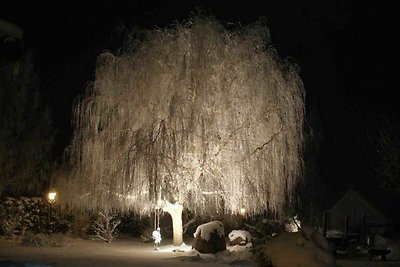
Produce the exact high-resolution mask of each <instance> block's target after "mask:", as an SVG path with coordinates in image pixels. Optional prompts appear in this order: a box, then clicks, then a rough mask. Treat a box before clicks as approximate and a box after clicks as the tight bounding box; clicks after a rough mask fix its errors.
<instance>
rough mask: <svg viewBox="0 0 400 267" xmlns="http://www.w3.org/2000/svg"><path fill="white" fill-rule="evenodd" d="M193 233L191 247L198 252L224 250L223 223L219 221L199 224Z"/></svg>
mask: <svg viewBox="0 0 400 267" xmlns="http://www.w3.org/2000/svg"><path fill="white" fill-rule="evenodd" d="M193 235H194V238H195V239H194V241H193V245H192V248H194V249H195V250H197V251H198V252H200V253H207V254H210V253H212V254H214V253H217V252H219V251H223V250H226V240H225V232H224V224H223V223H222V222H220V221H212V222H209V223H205V224H202V225H199V226H198V227H197V229H196V232H195V233H194V234H193Z"/></svg>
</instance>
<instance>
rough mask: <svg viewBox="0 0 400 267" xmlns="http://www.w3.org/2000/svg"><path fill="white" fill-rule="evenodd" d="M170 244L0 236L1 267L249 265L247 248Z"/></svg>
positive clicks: (170, 241)
mask: <svg viewBox="0 0 400 267" xmlns="http://www.w3.org/2000/svg"><path fill="white" fill-rule="evenodd" d="M169 244H172V240H163V241H162V242H161V246H160V251H155V250H154V248H153V244H152V243H143V242H142V241H141V240H139V239H133V238H119V239H116V240H114V241H113V242H112V243H109V244H106V243H104V242H101V241H95V240H83V239H72V240H71V242H70V244H69V245H68V246H66V247H27V246H23V245H21V244H20V243H19V242H15V241H7V240H0V267H6V266H7V267H10V266H13V267H14V266H15V267H16V266H24V267H28V266H29V267H44V266H65V267H67V266H68V267H72V266H73V267H75V266H78V267H79V266H82V267H83V266H85V267H87V266H96V267H105V266H113V267H114V266H121V267H124V266H143V267H146V266H152V267H154V266H163V267H169V266H171V267H186V266H193V267H206V266H211V265H212V266H215V267H226V266H237V267H239V266H240V267H242V266H243V267H246V266H252V263H251V261H250V259H249V256H250V251H249V248H245V247H240V248H237V247H228V249H227V250H226V251H224V252H221V253H218V254H216V255H207V254H200V253H197V252H196V251H194V250H192V249H191V246H190V245H183V246H180V247H174V246H172V245H169Z"/></svg>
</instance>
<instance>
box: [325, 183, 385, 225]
mask: <svg viewBox="0 0 400 267" xmlns="http://www.w3.org/2000/svg"><path fill="white" fill-rule="evenodd" d="M348 199H358V200H359V201H360V202H362V203H363V204H364V205H365V206H366V207H367V208H368V209H369V210H370V211H371V212H372V213H374V214H375V215H377V216H379V217H382V218H384V219H385V220H386V221H388V222H389V221H390V220H389V219H388V218H387V217H386V216H385V215H384V214H383V213H382V212H381V211H380V210H379V209H377V208H376V206H375V205H374V204H372V203H371V202H370V201H369V200H368V199H367V198H366V197H364V196H363V195H362V194H361V193H360V192H357V191H355V190H353V189H349V190H348V191H347V192H346V194H344V195H343V196H342V197H341V198H340V199H339V201H337V202H336V203H335V204H334V205H333V206H332V207H331V208H330V209H328V210H326V211H325V212H326V213H331V212H334V210H336V209H338V207H340V206H341V205H342V204H344V203H346V201H347V200H348Z"/></svg>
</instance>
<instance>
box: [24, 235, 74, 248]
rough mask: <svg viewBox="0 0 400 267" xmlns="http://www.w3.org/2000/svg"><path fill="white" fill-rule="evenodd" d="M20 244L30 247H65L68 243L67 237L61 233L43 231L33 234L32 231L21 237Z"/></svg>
mask: <svg viewBox="0 0 400 267" xmlns="http://www.w3.org/2000/svg"><path fill="white" fill-rule="evenodd" d="M22 244H23V245H25V246H32V247H44V246H51V247H65V246H67V245H68V244H69V239H68V238H67V237H66V236H65V235H63V234H61V233H56V234H50V235H49V234H44V233H38V234H35V233H33V232H27V233H26V234H25V235H24V236H23V237H22Z"/></svg>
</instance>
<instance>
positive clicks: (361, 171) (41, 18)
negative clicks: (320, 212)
mask: <svg viewBox="0 0 400 267" xmlns="http://www.w3.org/2000/svg"><path fill="white" fill-rule="evenodd" d="M9 2H11V1H9ZM37 2H38V1H26V3H25V2H23V1H12V4H11V3H9V4H8V5H4V3H2V4H1V5H2V6H1V7H0V18H2V19H6V20H9V21H10V22H12V23H14V24H17V25H18V26H20V27H22V28H23V30H24V34H25V35H24V36H25V43H26V46H27V47H28V48H30V49H31V50H32V51H33V53H34V56H35V61H36V63H37V67H38V69H39V71H40V76H41V90H42V92H43V94H44V96H45V98H46V99H47V101H48V104H49V106H50V107H51V109H52V111H53V116H54V125H55V127H56V129H57V130H58V131H59V134H58V138H57V149H56V150H57V152H56V153H58V154H60V155H61V152H62V150H63V149H64V148H65V146H66V145H67V144H68V142H69V138H70V137H71V134H72V130H71V123H70V117H71V108H72V103H73V99H74V98H75V97H76V96H77V95H79V94H82V93H83V92H84V89H85V85H86V83H87V82H88V81H89V80H92V79H93V77H92V75H93V70H94V63H95V59H96V56H98V55H99V54H100V53H101V52H102V51H104V50H115V48H116V47H118V46H119V45H120V43H121V42H120V41H121V39H120V38H119V37H120V36H119V35H118V29H119V30H120V29H121V27H120V26H121V25H125V27H126V28H127V29H131V28H132V27H144V28H153V27H155V26H160V27H162V26H165V25H169V24H171V23H173V22H174V21H175V20H179V21H181V20H183V19H187V18H188V17H189V15H190V13H191V12H196V10H197V7H202V8H203V10H205V11H206V12H209V13H211V14H213V15H215V16H216V17H217V18H218V19H220V20H223V21H228V22H234V23H237V22H240V23H242V24H247V23H249V22H254V21H255V20H256V19H257V18H259V17H260V16H264V17H266V19H267V21H268V27H269V29H270V32H271V38H272V42H273V44H274V46H275V47H276V49H277V50H278V53H279V54H280V55H281V56H282V57H285V58H286V57H290V58H291V60H293V61H294V62H296V63H297V64H298V65H299V66H300V69H301V73H300V75H301V76H302V79H303V81H304V83H305V87H306V94H307V106H306V107H307V111H308V121H309V123H310V124H311V125H312V126H313V128H314V132H315V134H316V137H317V139H316V140H320V141H321V149H320V152H319V154H317V156H316V158H317V165H318V166H319V169H320V170H319V172H320V176H321V177H322V178H323V179H324V180H325V181H327V184H328V186H329V187H330V190H332V191H334V192H341V191H342V190H344V188H346V187H349V186H354V187H355V188H363V189H365V190H366V191H368V190H370V191H371V190H375V188H374V187H373V186H372V185H373V179H372V175H371V172H370V169H371V168H370V167H371V164H372V163H373V162H372V161H371V157H370V154H371V151H372V150H373V149H372V148H371V141H370V140H369V138H371V137H372V138H373V137H374V136H375V135H376V133H377V131H378V130H379V128H380V127H381V126H382V124H383V122H384V121H385V120H386V119H393V120H395V121H396V120H397V116H398V115H397V114H398V112H397V106H398V104H397V101H398V98H397V91H398V89H399V86H398V82H397V81H398V80H397V76H398V75H399V74H398V72H399V67H398V62H399V59H400V57H399V54H400V53H399V47H400V41H398V39H399V38H398V34H399V33H400V31H399V28H400V22H399V18H400V16H399V14H400V4H399V3H398V1H395V0H387V1H374V2H372V3H366V2H365V3H364V2H363V3H362V4H356V3H354V2H355V1H350V0H347V1H339V0H327V1H318V0H315V1H311V0H309V1H268V0H264V1H259V2H254V1H238V2H239V3H235V1H209V2H204V1H203V2H199V1H198V2H193V1H160V2H154V1H151V0H149V1H123V2H119V1H90V2H89V1H87V2H84V1H53V2H50V3H46V4H44V3H42V4H38V3H37ZM368 2H370V1H368ZM122 3H123V4H122ZM316 153H317V152H316ZM365 184H368V185H369V187H364V185H365Z"/></svg>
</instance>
